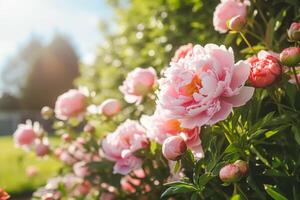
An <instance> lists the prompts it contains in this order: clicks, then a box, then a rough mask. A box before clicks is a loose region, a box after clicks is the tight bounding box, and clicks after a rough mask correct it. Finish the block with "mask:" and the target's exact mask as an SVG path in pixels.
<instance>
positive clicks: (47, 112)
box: [41, 106, 54, 120]
mask: <svg viewBox="0 0 300 200" xmlns="http://www.w3.org/2000/svg"><path fill="white" fill-rule="evenodd" d="M41 115H42V117H43V119H45V120H48V119H50V118H51V117H53V115H54V111H53V109H52V108H50V107H48V106H44V107H43V108H42V110H41Z"/></svg>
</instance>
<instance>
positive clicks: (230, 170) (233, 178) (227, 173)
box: [219, 164, 242, 183]
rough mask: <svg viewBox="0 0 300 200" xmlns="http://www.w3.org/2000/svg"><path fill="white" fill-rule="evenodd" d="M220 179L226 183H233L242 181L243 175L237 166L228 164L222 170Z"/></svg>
mask: <svg viewBox="0 0 300 200" xmlns="http://www.w3.org/2000/svg"><path fill="white" fill-rule="evenodd" d="M219 177H220V179H221V180H222V181H223V182H225V183H233V182H237V181H239V180H240V179H241V177H242V173H241V171H240V169H239V167H238V166H237V165H235V164H228V165H225V166H224V167H223V168H222V169H221V170H220V172H219Z"/></svg>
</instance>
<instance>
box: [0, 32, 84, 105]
mask: <svg viewBox="0 0 300 200" xmlns="http://www.w3.org/2000/svg"><path fill="white" fill-rule="evenodd" d="M78 59H79V58H78V55H77V53H76V52H75V50H74V48H73V46H72V44H71V43H70V41H69V40H68V39H67V38H66V37H65V36H62V35H56V36H55V37H54V39H53V40H52V41H51V43H50V44H48V45H47V46H45V45H43V44H42V43H41V42H40V41H39V40H37V39H32V40H31V41H30V42H29V43H28V45H27V46H25V47H24V48H23V49H21V50H20V52H19V53H18V54H17V55H16V56H15V57H14V58H13V59H11V61H10V62H9V63H8V64H7V65H6V66H5V68H4V70H3V72H2V74H1V76H2V77H3V82H4V85H5V88H4V89H5V90H6V93H9V94H12V95H13V96H17V97H18V99H19V105H20V107H21V109H40V108H41V107H42V106H44V105H50V106H53V105H54V102H55V100H56V98H57V96H58V95H60V94H61V93H63V92H64V91H66V90H67V89H69V88H71V87H72V84H73V80H74V79H75V78H76V77H77V76H78V74H79V61H78ZM0 101H4V100H1V99H0ZM17 105H18V103H16V104H15V106H12V105H7V104H6V103H5V102H2V103H1V107H2V108H3V109H7V108H8V106H9V107H10V108H11V109H16V108H17Z"/></svg>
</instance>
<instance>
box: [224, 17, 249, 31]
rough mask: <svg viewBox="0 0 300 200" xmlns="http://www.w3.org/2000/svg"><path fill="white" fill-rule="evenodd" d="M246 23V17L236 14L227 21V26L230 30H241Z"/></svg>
mask: <svg viewBox="0 0 300 200" xmlns="http://www.w3.org/2000/svg"><path fill="white" fill-rule="evenodd" d="M246 23H247V21H246V18H245V17H244V16H241V15H238V16H235V17H233V18H231V19H230V20H229V21H227V27H228V28H229V29H230V30H232V31H241V30H242V29H243V27H244V26H245V24H246Z"/></svg>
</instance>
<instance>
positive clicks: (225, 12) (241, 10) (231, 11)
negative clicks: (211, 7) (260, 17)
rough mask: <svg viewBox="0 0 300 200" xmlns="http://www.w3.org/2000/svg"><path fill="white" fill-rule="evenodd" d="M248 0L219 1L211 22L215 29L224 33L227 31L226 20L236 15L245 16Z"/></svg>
mask: <svg viewBox="0 0 300 200" xmlns="http://www.w3.org/2000/svg"><path fill="white" fill-rule="evenodd" d="M248 5H249V1H248V0H245V1H243V2H242V1H240V0H221V3H220V4H219V5H218V6H217V7H216V9H215V12H214V17H213V24H214V27H215V30H216V31H219V32H220V33H225V32H226V31H228V27H227V21H229V20H230V19H231V18H233V17H236V16H238V15H239V16H241V17H242V18H246V16H247V6H248Z"/></svg>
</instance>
